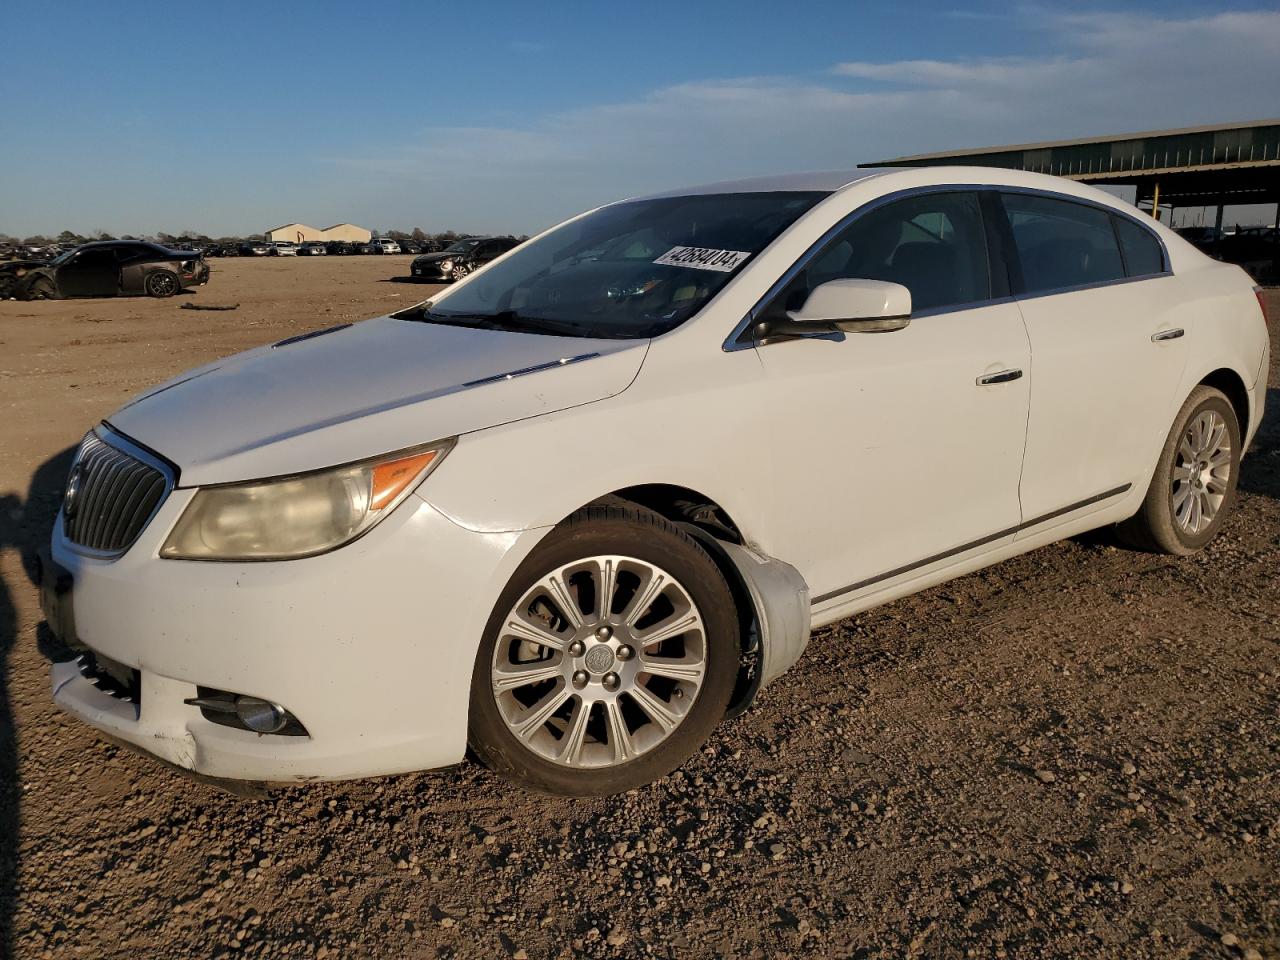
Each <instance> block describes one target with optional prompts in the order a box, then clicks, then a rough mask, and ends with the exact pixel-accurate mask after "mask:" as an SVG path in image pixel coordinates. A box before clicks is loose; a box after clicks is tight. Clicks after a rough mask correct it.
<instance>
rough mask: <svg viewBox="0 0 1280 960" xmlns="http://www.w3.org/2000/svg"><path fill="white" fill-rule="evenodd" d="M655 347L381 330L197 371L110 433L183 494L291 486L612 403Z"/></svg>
mask: <svg viewBox="0 0 1280 960" xmlns="http://www.w3.org/2000/svg"><path fill="white" fill-rule="evenodd" d="M647 347H648V341H647V340H594V339H582V338H578V337H554V336H543V335H535V334H526V333H512V332H507V331H495V330H477V329H472V328H465V327H452V326H444V325H440V324H431V323H421V322H413V321H406V320H397V319H395V318H394V317H379V318H378V319H375V320H368V321H365V322H363V323H359V324H355V325H347V326H342V327H333V328H329V329H328V330H321V331H316V332H315V333H312V334H304V335H303V336H301V337H293V338H290V339H288V340H282V341H280V342H279V343H276V344H272V345H271V346H267V347H260V348H258V349H256V350H250V351H248V352H247V353H242V354H238V355H236V356H233V357H229V358H227V359H225V360H220V361H218V362H216V363H212V364H210V365H208V366H206V367H201V368H198V369H196V370H192V371H189V372H187V373H185V374H183V375H182V376H179V377H177V378H175V379H173V380H170V381H169V382H167V383H163V384H161V385H160V386H158V387H155V388H153V389H152V390H150V391H148V392H147V393H144V394H142V395H140V396H139V397H137V398H135V399H134V400H132V401H130V402H129V403H128V404H126V405H125V406H124V407H122V408H120V410H118V411H117V412H116V413H114V414H113V415H112V416H111V417H109V418H108V420H107V422H108V425H109V426H111V427H112V428H113V429H115V430H117V431H119V432H121V433H123V434H125V435H127V436H129V437H130V438H132V439H133V440H135V441H137V442H138V443H140V444H142V445H144V446H146V447H149V448H150V449H152V450H154V451H155V452H157V453H159V454H161V455H162V456H164V457H166V458H167V459H169V460H171V461H172V462H173V463H175V464H176V465H177V466H178V467H179V469H180V470H181V479H180V483H181V485H182V486H200V485H204V484H211V483H229V482H234V481H237V480H249V479H255V478H260V477H272V476H281V475H286V474H291V473H301V472H303V471H307V470H315V469H319V468H322V467H328V466H333V465H335V464H340V463H348V462H351V461H353V460H360V459H363V458H366V457H372V456H378V455H380V454H383V453H388V452H391V451H394V450H400V449H403V448H405V447H410V446H414V445H415V444H420V443H428V442H431V441H433V440H440V439H444V438H446V437H452V436H457V435H460V434H465V433H470V432H473V431H476V430H483V429H485V428H487V427H493V426H498V425H499V424H503V423H510V422H512V421H514V420H522V419H525V418H528V417H535V416H539V415H541V414H544V413H552V412H554V411H556V410H562V409H565V408H567V407H573V406H579V405H581V404H584V403H591V402H593V401H596V400H602V399H604V398H606V397H610V396H613V395H615V394H618V393H621V392H622V391H623V390H625V389H626V388H627V387H628V386H629V385H630V384H631V382H632V381H633V380H634V379H635V376H636V374H637V373H638V372H639V369H640V364H641V362H642V361H643V359H644V355H645V352H646V350H647Z"/></svg>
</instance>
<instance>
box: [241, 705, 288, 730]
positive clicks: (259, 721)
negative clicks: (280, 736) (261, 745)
mask: <svg viewBox="0 0 1280 960" xmlns="http://www.w3.org/2000/svg"><path fill="white" fill-rule="evenodd" d="M236 716H237V717H239V718H240V722H241V723H243V724H244V725H245V726H246V727H248V728H249V729H250V730H252V731H253V732H254V733H279V732H280V731H281V730H283V729H284V726H285V724H286V723H288V722H289V713H288V711H287V710H285V708H284V707H282V706H280V704H278V703H272V702H271V701H270V700H260V699H259V698H257V697H236Z"/></svg>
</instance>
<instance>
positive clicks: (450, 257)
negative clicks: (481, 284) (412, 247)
mask: <svg viewBox="0 0 1280 960" xmlns="http://www.w3.org/2000/svg"><path fill="white" fill-rule="evenodd" d="M519 243H520V241H519V240H516V239H515V238H514V237H468V238H467V239H465V240H458V241H456V242H454V243H451V244H450V245H449V246H448V247H446V248H445V249H444V250H443V251H441V252H440V253H424V254H423V255H422V256H420V257H417V258H415V259H414V261H413V264H412V265H411V266H410V268H409V272H410V274H411V275H412V276H413V277H414V279H416V280H437V281H439V280H449V281H452V280H461V279H462V278H463V277H465V276H467V275H468V274H469V273H471V272H472V271H473V270H478V269H479V268H480V267H483V266H484V265H485V264H486V263H488V262H489V261H491V260H495V259H497V258H498V257H500V256H502V255H503V254H504V253H506V252H507V251H508V250H511V249H513V248H514V247H516V246H518V245H519Z"/></svg>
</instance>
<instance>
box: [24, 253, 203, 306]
mask: <svg viewBox="0 0 1280 960" xmlns="http://www.w3.org/2000/svg"><path fill="white" fill-rule="evenodd" d="M27 266H28V267H30V269H29V270H28V271H27V272H26V274H25V276H23V277H21V278H20V279H19V280H18V281H17V282H15V284H14V286H13V290H12V294H11V295H12V296H14V297H15V298H17V299H19V300H54V299H63V298H68V297H115V296H136V295H140V294H146V295H147V296H149V297H172V296H173V295H174V294H175V293H181V292H182V291H183V290H189V289H191V288H193V287H198V286H201V285H202V284H205V283H208V282H209V265H208V264H207V263H206V262H205V260H204V257H203V256H202V255H201V254H200V253H198V252H196V251H192V250H170V249H168V248H167V247H162V246H160V245H159V244H155V243H147V242H145V241H141V240H102V241H95V242H93V243H85V244H81V245H80V246H78V247H75V248H74V249H72V250H68V251H67V252H66V253H62V254H59V255H58V256H57V257H55V258H54V259H53V260H50V261H49V262H48V263H44V264H39V265H33V264H27Z"/></svg>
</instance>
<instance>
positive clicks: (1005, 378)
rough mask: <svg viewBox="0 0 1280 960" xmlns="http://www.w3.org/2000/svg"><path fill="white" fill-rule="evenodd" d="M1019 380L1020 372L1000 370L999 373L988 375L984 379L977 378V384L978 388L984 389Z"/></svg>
mask: <svg viewBox="0 0 1280 960" xmlns="http://www.w3.org/2000/svg"><path fill="white" fill-rule="evenodd" d="M1021 379H1022V371H1021V370H1001V371H1000V372H999V373H988V374H987V375H986V376H985V377H979V378H978V381H977V382H978V386H980V387H985V386H988V385H990V384H993V383H1010V382H1012V381H1014V380H1021Z"/></svg>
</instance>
